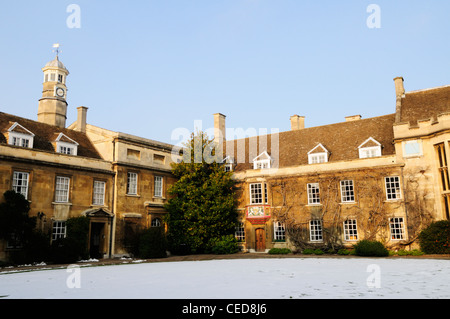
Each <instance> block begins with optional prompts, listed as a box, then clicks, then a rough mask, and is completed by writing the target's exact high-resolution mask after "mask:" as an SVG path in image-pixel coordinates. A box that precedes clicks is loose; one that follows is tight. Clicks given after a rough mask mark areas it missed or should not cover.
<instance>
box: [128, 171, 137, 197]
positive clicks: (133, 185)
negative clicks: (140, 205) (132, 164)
mask: <svg viewBox="0 0 450 319" xmlns="http://www.w3.org/2000/svg"><path fill="white" fill-rule="evenodd" d="M138 178H139V177H138V173H136V172H128V173H127V195H137V188H138V187H137V186H138Z"/></svg>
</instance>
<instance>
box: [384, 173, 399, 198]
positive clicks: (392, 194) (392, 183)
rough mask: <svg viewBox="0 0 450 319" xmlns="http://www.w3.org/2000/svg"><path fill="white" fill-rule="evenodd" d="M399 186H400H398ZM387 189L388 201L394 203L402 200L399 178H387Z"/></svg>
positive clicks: (385, 180)
mask: <svg viewBox="0 0 450 319" xmlns="http://www.w3.org/2000/svg"><path fill="white" fill-rule="evenodd" d="M396 184H398V185H396ZM384 185H385V187H386V200H388V201H393V200H399V199H401V198H402V192H401V184H400V177H399V176H387V177H385V178H384Z"/></svg>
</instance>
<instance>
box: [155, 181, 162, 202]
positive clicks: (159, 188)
mask: <svg viewBox="0 0 450 319" xmlns="http://www.w3.org/2000/svg"><path fill="white" fill-rule="evenodd" d="M162 190H163V178H162V177H161V176H155V197H162V195H163V191H162Z"/></svg>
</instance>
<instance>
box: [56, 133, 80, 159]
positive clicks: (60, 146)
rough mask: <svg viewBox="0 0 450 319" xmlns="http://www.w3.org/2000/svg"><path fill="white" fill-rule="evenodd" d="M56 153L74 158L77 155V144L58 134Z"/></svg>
mask: <svg viewBox="0 0 450 319" xmlns="http://www.w3.org/2000/svg"><path fill="white" fill-rule="evenodd" d="M62 137H65V138H66V139H68V140H69V141H70V142H65V141H61V138H62ZM56 152H57V153H60V154H66V155H74V156H76V155H77V153H78V143H77V142H75V141H74V140H72V139H71V138H70V137H68V136H67V135H65V134H63V133H59V135H58V137H57V138H56Z"/></svg>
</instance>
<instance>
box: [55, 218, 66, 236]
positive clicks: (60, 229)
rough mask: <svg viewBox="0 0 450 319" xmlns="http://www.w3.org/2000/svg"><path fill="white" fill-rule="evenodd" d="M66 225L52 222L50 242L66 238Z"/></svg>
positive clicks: (57, 221) (61, 222)
mask: <svg viewBox="0 0 450 319" xmlns="http://www.w3.org/2000/svg"><path fill="white" fill-rule="evenodd" d="M66 235H67V225H66V221H60V220H54V221H53V225H52V241H55V240H58V239H60V238H66Z"/></svg>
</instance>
